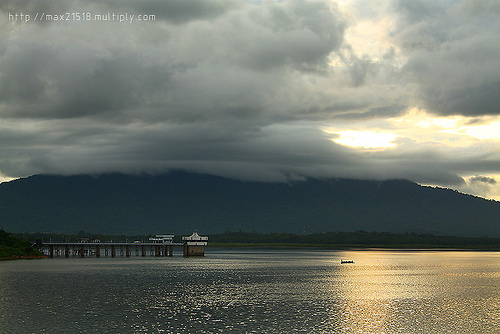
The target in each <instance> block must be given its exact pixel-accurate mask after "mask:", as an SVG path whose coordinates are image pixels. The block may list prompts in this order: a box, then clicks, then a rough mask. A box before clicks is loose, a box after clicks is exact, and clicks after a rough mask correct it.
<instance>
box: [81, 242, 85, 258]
mask: <svg viewBox="0 0 500 334" xmlns="http://www.w3.org/2000/svg"><path fill="white" fill-rule="evenodd" d="M84 256H85V249H84V246H83V245H81V246H80V257H84Z"/></svg>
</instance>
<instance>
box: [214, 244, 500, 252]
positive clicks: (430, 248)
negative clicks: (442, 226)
mask: <svg viewBox="0 0 500 334" xmlns="http://www.w3.org/2000/svg"><path fill="white" fill-rule="evenodd" d="M207 247H213V248H264V249H265V248H268V249H301V248H303V249H306V248H311V249H331V250H360V251H362V250H381V251H383V250H401V251H405V250H406V251H446V250H449V251H489V252H495V251H497V252H498V251H500V245H499V246H491V245H469V246H466V245H379V244H373V245H359V244H357V245H342V244H293V243H290V244H288V243H219V242H216V243H209V244H208V245H207Z"/></svg>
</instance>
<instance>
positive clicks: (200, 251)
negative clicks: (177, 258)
mask: <svg viewBox="0 0 500 334" xmlns="http://www.w3.org/2000/svg"><path fill="white" fill-rule="evenodd" d="M182 241H184V256H205V246H206V245H207V243H208V237H202V236H200V235H198V233H197V232H196V231H194V232H193V234H191V235H190V236H189V237H182Z"/></svg>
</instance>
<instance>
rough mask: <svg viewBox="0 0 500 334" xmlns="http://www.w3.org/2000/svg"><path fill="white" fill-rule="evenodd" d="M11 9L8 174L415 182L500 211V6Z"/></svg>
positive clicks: (4, 119)
mask: <svg viewBox="0 0 500 334" xmlns="http://www.w3.org/2000/svg"><path fill="white" fill-rule="evenodd" d="M0 12H1V17H0V178H1V179H2V180H9V179H11V178H17V177H23V176H28V175H32V174H35V173H56V174H76V173H102V172H115V171H116V172H125V173H141V172H147V173H158V172H164V171H167V170H169V169H172V168H183V169H188V170H191V171H198V172H207V173H212V174H217V175H222V176H227V177H232V178H239V179H245V180H261V181H287V180H297V179H303V178H304V177H308V176H312V177H349V178H362V179H388V178H407V179H410V180H413V181H415V182H418V183H421V184H428V185H436V186H443V187H451V188H454V189H458V190H460V191H464V192H468V193H473V194H476V195H480V196H485V197H490V198H496V199H500V116H499V114H500V94H499V92H500V38H499V36H500V20H499V18H500V1H497V0H491V1H487V0H481V1H479V0H478V1H473V0H462V1H460V0H453V1H452V0H450V1H415V0H412V1H389V0H384V1H382V0H380V1H366V0H359V1H350V0H345V1H326V0H324V1H323V0H322V1H282V2H277V1H227V2H224V1H220V0H217V1H186V0H182V1H147V0H145V1H95V2H94V1H38V0H36V1H2V2H1V3H0ZM21 14H22V15H21ZM107 14H109V16H105V15H107ZM113 14H114V15H113ZM50 15H53V16H52V19H51V20H48V19H49V18H50ZM60 15H62V17H61V16H60ZM139 15H141V16H140V17H139ZM144 15H147V16H146V17H144ZM150 15H153V16H154V17H153V16H150ZM35 18H36V20H35ZM61 18H63V19H64V20H62V21H61V20H60V19H61ZM99 18H101V21H97V20H98V19H99ZM103 18H109V19H111V21H110V20H107V21H103V20H102V19H103ZM122 18H123V22H120V20H121V19H122ZM139 18H141V20H139ZM146 18H147V19H148V20H145V19H146ZM55 19H58V20H57V21H56V20H55Z"/></svg>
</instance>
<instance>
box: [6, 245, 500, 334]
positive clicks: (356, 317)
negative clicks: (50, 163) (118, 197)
mask: <svg viewBox="0 0 500 334" xmlns="http://www.w3.org/2000/svg"><path fill="white" fill-rule="evenodd" d="M341 259H344V260H353V261H354V263H353V264H340V260H341ZM0 333H54V334H56V333H65V334H67V333H500V252H480V251H400V250H373V251H372V250H363V251H361V250H358V251H334V250H309V249H307V250H306V249H297V250H269V249H215V248H207V250H206V256H205V257H203V258H184V257H182V256H181V254H179V253H174V257H167V258H155V257H147V258H141V257H137V258H135V257H131V258H104V257H101V258H83V259H82V258H69V259H66V258H54V259H42V260H19V261H3V262H0Z"/></svg>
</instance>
